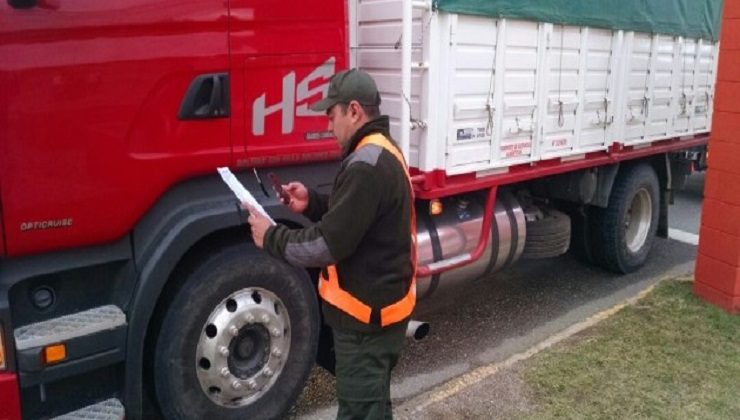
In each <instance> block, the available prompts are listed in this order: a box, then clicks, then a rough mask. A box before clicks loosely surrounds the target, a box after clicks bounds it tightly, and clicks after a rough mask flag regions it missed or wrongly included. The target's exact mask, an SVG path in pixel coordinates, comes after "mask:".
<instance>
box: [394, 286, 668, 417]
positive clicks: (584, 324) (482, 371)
mask: <svg viewBox="0 0 740 420" xmlns="http://www.w3.org/2000/svg"><path fill="white" fill-rule="evenodd" d="M655 286H656V285H655V284H654V285H652V286H650V287H648V288H646V289H645V290H643V291H641V292H640V293H638V294H637V295H636V296H633V297H631V298H629V299H627V300H626V301H624V302H622V303H619V304H617V305H614V306H612V307H611V308H609V309H606V310H604V311H601V312H599V313H597V314H596V315H593V316H591V317H589V318H588V319H586V320H585V321H581V322H579V323H577V324H574V325H571V326H570V327H568V328H566V329H565V330H563V331H561V332H559V333H557V334H555V335H553V336H550V337H549V338H547V339H545V340H544V341H541V342H540V343H538V344H537V345H535V346H534V347H531V348H530V349H529V350H527V351H524V352H522V353H518V354H515V355H513V356H511V357H509V358H508V359H506V360H504V361H503V362H499V363H491V364H488V365H485V366H481V367H479V368H477V369H475V370H473V371H471V372H468V373H467V374H465V375H462V376H460V377H458V378H456V379H453V380H451V381H449V382H447V383H445V384H442V385H440V386H439V387H437V388H436V389H435V390H432V391H430V392H428V393H426V394H422V395H421V396H419V397H416V398H414V399H413V400H412V401H414V400H416V401H419V402H418V403H417V404H416V406H415V407H413V408H411V409H410V411H409V412H405V413H397V414H398V417H399V418H401V419H414V418H419V415H420V414H422V411H423V410H424V409H425V408H427V407H429V406H430V405H432V404H435V403H438V402H440V401H443V400H445V399H447V398H449V397H451V396H453V395H455V394H458V393H460V392H462V391H463V390H465V389H467V388H469V387H471V386H473V385H475V384H478V383H480V382H481V381H483V380H484V379H486V378H488V377H490V376H492V375H494V374H495V373H496V372H498V371H499V370H500V369H503V368H507V367H509V366H512V365H513V364H515V363H517V362H520V361H522V360H526V359H529V358H530V357H532V356H534V355H535V354H537V353H539V352H541V351H542V350H545V349H547V348H549V347H552V346H553V345H555V344H557V343H559V342H561V341H563V340H565V339H567V338H569V337H571V336H573V335H575V334H578V333H579V332H581V331H583V330H585V329H586V328H589V327H592V326H593V325H595V324H597V323H599V322H601V321H603V320H605V319H607V318H609V317H610V316H612V315H614V314H615V313H617V312H619V311H620V310H621V309H622V308H624V307H626V306H629V305H633V304H634V303H635V302H637V301H639V300H640V299H642V298H644V297H645V296H647V294H648V293H650V292H651V291H652V290H653V289H654V288H655ZM410 402H411V401H410ZM403 405H406V404H403ZM411 405H412V406H413V405H414V403H413V402H411ZM394 411H395V410H394ZM399 411H401V410H399Z"/></svg>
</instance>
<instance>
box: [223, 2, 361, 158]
mask: <svg viewBox="0 0 740 420" xmlns="http://www.w3.org/2000/svg"><path fill="white" fill-rule="evenodd" d="M347 45H348V40H347V22H346V1H340V0H331V1H326V0H289V1H283V2H280V5H279V7H277V6H276V5H275V2H274V1H273V0H233V1H232V2H231V67H232V90H231V91H232V93H233V94H234V95H239V97H240V98H241V99H242V101H241V102H240V103H234V107H235V109H233V110H232V117H233V121H232V124H233V125H232V127H233V132H234V133H239V134H238V135H239V136H241V138H242V139H243V142H235V144H237V148H236V149H235V156H234V159H235V164H236V165H237V166H241V167H255V166H276V165H288V164H295V163H302V162H310V161H321V160H329V159H333V158H336V157H337V156H338V154H339V149H338V146H337V144H336V141H335V140H334V138H333V136H332V135H331V133H329V132H328V130H327V120H326V117H325V116H324V115H323V113H314V112H312V111H311V110H310V109H309V106H310V105H311V104H312V103H314V102H316V101H318V100H319V99H321V98H322V97H323V95H324V94H325V92H326V90H327V89H328V82H329V78H330V77H331V75H332V74H334V73H335V72H337V71H339V70H343V69H345V68H346V67H347V57H348V52H347V50H348V47H347Z"/></svg>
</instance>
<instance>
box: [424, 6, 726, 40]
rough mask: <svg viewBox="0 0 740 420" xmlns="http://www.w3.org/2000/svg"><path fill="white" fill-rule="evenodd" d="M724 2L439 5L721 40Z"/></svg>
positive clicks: (459, 10) (467, 11) (468, 11)
mask: <svg viewBox="0 0 740 420" xmlns="http://www.w3.org/2000/svg"><path fill="white" fill-rule="evenodd" d="M722 1H723V0H434V4H435V7H436V8H437V9H439V10H442V11H446V12H451V13H460V14H468V15H481V16H492V17H505V18H513V19H524V20H535V21H540V22H551V23H556V24H565V25H577V26H594V27H599V28H611V29H624V30H628V31H639V32H648V33H662V34H671V35H683V36H685V37H690V38H704V39H711V40H717V39H719V26H720V18H721V14H722Z"/></svg>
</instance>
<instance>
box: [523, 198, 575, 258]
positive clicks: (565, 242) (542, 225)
mask: <svg viewBox="0 0 740 420" xmlns="http://www.w3.org/2000/svg"><path fill="white" fill-rule="evenodd" d="M543 212H544V216H543V217H542V219H540V220H534V221H531V222H530V221H528V222H527V238H526V242H524V251H523V252H522V259H528V260H537V259H544V258H553V257H557V256H560V255H563V254H565V253H566V252H567V251H568V246H569V245H570V217H568V215H567V214H565V213H563V212H560V211H557V210H553V209H546V210H543Z"/></svg>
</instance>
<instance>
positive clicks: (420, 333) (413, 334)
mask: <svg viewBox="0 0 740 420" xmlns="http://www.w3.org/2000/svg"><path fill="white" fill-rule="evenodd" d="M427 334H429V324H428V323H426V322H422V321H414V320H413V319H412V320H410V321H409V325H408V327H406V337H408V338H413V339H414V340H416V341H419V340H421V339H423V338H424V337H426V336H427Z"/></svg>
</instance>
